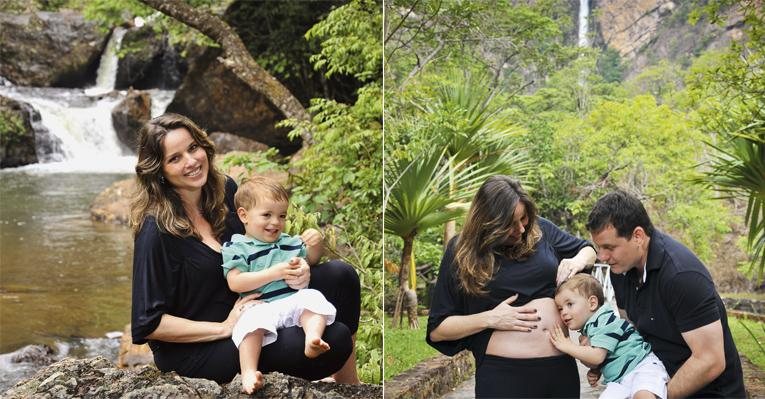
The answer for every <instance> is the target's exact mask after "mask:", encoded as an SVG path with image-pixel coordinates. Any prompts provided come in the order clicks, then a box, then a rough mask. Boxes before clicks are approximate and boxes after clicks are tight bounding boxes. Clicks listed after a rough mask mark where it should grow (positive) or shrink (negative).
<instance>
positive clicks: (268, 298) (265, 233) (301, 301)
mask: <svg viewBox="0 0 765 399" xmlns="http://www.w3.org/2000/svg"><path fill="white" fill-rule="evenodd" d="M234 203H235V206H236V212H237V215H238V216H239V219H240V220H241V221H242V223H243V224H244V227H245V232H246V235H241V234H234V235H233V236H232V237H231V241H229V242H226V243H225V244H224V245H223V248H222V251H221V252H222V254H223V273H224V275H225V277H226V281H227V282H228V286H229V288H230V289H231V290H232V291H234V292H238V293H240V295H241V296H245V295H248V294H252V293H259V294H260V296H259V297H258V298H257V301H256V302H257V303H256V304H254V305H252V306H250V307H249V308H247V309H245V310H244V312H243V313H242V315H241V317H240V318H239V320H238V321H237V323H236V325H235V326H234V329H233V332H232V335H231V339H232V340H233V341H234V343H235V344H236V346H237V347H238V348H239V362H240V367H241V375H242V390H243V391H244V392H246V393H248V394H251V393H253V392H254V391H257V390H258V389H260V388H262V387H263V385H264V378H263V374H262V373H261V372H260V371H258V369H257V367H258V359H259V357H260V351H261V348H262V347H263V346H266V345H268V344H270V343H273V342H275V341H276V339H277V336H278V334H277V330H278V329H281V328H286V327H292V326H300V327H302V328H303V330H304V331H305V351H304V354H305V356H306V357H309V358H315V357H318V356H319V355H321V354H322V353H324V352H326V351H328V350H330V347H329V345H328V344H327V343H326V342H325V341H324V340H322V338H321V337H322V334H323V333H324V328H325V327H326V326H327V325H329V324H332V323H333V322H334V320H335V314H336V310H335V307H334V306H333V305H332V304H331V303H330V302H329V301H327V300H326V298H324V296H323V295H322V294H321V292H319V291H317V290H313V289H308V288H303V289H299V290H295V289H293V288H290V287H289V286H288V285H287V283H286V282H285V279H286V278H288V277H289V276H290V275H291V273H293V272H295V271H296V270H298V269H299V268H301V267H303V266H305V265H306V264H308V265H314V264H316V263H317V262H318V261H319V259H320V258H321V254H322V251H323V239H322V235H321V233H320V232H319V231H317V230H315V229H308V230H306V231H305V232H304V233H303V234H302V235H301V236H290V235H288V234H285V233H284V232H283V231H284V228H285V223H286V218H287V209H288V208H289V194H288V193H287V191H286V189H285V188H284V187H283V186H282V185H281V184H279V183H277V182H275V181H272V180H270V179H267V178H264V177H260V176H258V177H253V178H251V179H249V180H246V181H244V182H242V184H241V185H240V186H239V189H238V190H237V192H236V195H235V196H234Z"/></svg>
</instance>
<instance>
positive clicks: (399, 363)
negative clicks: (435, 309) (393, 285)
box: [383, 314, 438, 381]
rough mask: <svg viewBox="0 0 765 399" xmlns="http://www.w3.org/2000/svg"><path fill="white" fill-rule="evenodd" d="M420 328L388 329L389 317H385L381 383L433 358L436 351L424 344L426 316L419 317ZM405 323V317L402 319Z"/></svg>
mask: <svg viewBox="0 0 765 399" xmlns="http://www.w3.org/2000/svg"><path fill="white" fill-rule="evenodd" d="M419 321H420V328H418V329H416V330H410V329H409V328H402V329H393V328H391V327H390V317H389V316H388V315H387V314H386V315H385V365H384V366H383V381H387V380H389V379H391V378H392V377H394V376H396V375H398V374H400V373H402V372H404V371H406V370H409V369H410V368H412V367H413V366H414V365H415V364H417V363H419V362H421V361H423V360H426V359H429V358H431V357H434V356H436V355H437V354H438V351H436V350H435V349H433V348H431V347H430V345H428V344H427V343H426V342H425V327H426V326H427V324H428V317H427V316H420V317H419ZM404 322H405V323H406V317H404Z"/></svg>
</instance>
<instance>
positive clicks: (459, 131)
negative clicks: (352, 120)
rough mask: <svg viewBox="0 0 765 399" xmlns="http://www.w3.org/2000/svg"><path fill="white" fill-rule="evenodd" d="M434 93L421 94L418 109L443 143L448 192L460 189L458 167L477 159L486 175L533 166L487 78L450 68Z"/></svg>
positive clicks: (447, 233) (447, 234) (451, 227)
mask: <svg viewBox="0 0 765 399" xmlns="http://www.w3.org/2000/svg"><path fill="white" fill-rule="evenodd" d="M448 76H449V78H448V79H447V80H446V81H445V82H442V83H440V84H439V85H438V86H437V87H436V89H435V95H434V96H433V97H432V98H427V99H422V100H421V101H422V105H419V104H417V103H416V102H415V103H414V104H413V105H415V107H417V108H419V109H420V110H421V111H422V112H423V113H424V114H425V118H426V121H427V122H426V123H429V124H430V127H431V129H432V131H433V133H434V138H433V141H434V142H435V144H436V145H438V146H444V147H445V148H446V153H445V156H446V160H447V165H448V166H449V195H451V196H453V195H455V194H456V193H457V191H458V190H459V187H458V186H457V181H456V179H455V177H454V175H455V173H457V172H458V168H460V167H465V166H468V165H473V164H477V165H478V166H480V167H482V168H484V169H485V171H486V173H487V174H507V175H513V176H514V177H516V178H518V179H521V180H525V179H524V177H525V176H526V175H527V174H528V172H529V170H530V169H531V166H532V163H531V162H530V160H529V158H528V155H527V152H526V151H525V149H524V148H521V147H519V146H518V140H514V139H513V138H514V136H516V135H517V134H518V133H520V132H521V130H522V129H521V128H520V127H519V126H518V125H516V124H514V123H513V122H512V121H510V120H509V118H508V114H507V113H506V112H503V108H502V107H499V106H497V104H495V102H494V101H493V100H494V99H495V95H496V93H497V91H498V90H496V89H489V88H488V83H489V82H488V81H489V79H487V78H485V77H482V76H475V75H470V74H468V75H467V76H464V75H459V74H455V73H451V74H450V75H448ZM455 232H456V228H455V222H454V220H450V221H448V222H446V224H445V226H444V245H446V244H447V243H448V242H449V240H450V239H451V238H452V237H453V236H454V235H455Z"/></svg>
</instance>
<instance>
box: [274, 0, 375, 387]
mask: <svg viewBox="0 0 765 399" xmlns="http://www.w3.org/2000/svg"><path fill="white" fill-rule="evenodd" d="M381 11H382V10H381V9H379V7H377V8H375V7H373V6H372V5H371V4H370V3H362V2H351V3H349V4H347V5H345V6H342V7H338V8H337V9H335V10H333V11H332V12H330V13H329V15H328V16H327V17H326V18H325V19H324V20H322V21H320V22H318V23H317V24H316V25H315V26H314V27H313V28H312V29H311V32H312V33H311V35H310V37H311V39H312V40H316V41H318V42H319V43H320V47H321V49H320V50H319V51H321V54H322V55H321V56H319V58H316V61H317V63H319V65H315V68H317V69H319V68H321V69H322V70H326V71H329V72H327V73H328V74H332V73H353V74H354V75H355V76H357V77H358V78H359V79H366V81H367V83H366V85H365V86H363V87H361V88H360V89H359V90H358V91H357V93H356V94H357V96H356V101H355V103H353V104H345V103H342V102H339V101H334V100H330V99H326V98H316V99H313V100H311V106H310V107H309V108H308V111H309V112H310V113H311V115H312V116H313V117H312V119H311V120H310V121H305V122H297V121H295V120H289V121H285V122H284V123H283V124H284V125H286V126H290V127H292V128H293V130H292V132H291V133H290V135H291V136H292V137H296V136H298V135H299V134H300V132H301V131H303V129H306V130H308V131H310V132H311V133H312V135H313V140H314V144H313V145H311V146H308V147H307V148H305V149H304V150H303V151H301V153H300V154H299V159H297V160H294V161H293V163H292V165H293V166H294V167H295V169H296V171H295V173H294V174H293V175H292V176H291V177H292V179H293V181H294V183H295V188H294V189H293V196H292V200H293V201H294V202H296V203H300V204H302V205H303V206H304V207H305V209H306V210H307V211H308V212H320V213H321V218H320V219H319V223H321V224H328V225H330V227H328V228H326V229H325V233H326V234H327V243H328V248H329V252H330V255H331V256H333V257H339V258H341V259H343V260H345V261H346V262H348V263H350V264H351V265H353V266H354V268H355V269H356V271H357V272H358V274H359V277H360V280H361V308H362V315H361V323H360V326H359V331H358V332H357V335H356V337H357V341H356V354H357V360H358V370H359V374H360V377H361V379H362V380H363V381H364V382H368V383H380V382H381V379H382V285H383V278H382V268H381V265H382V243H381V239H382V231H381V226H380V223H381V217H382V215H381V213H382V209H381V208H380V203H381V202H382V197H381V192H380V182H381V181H382V170H381V168H380V166H381V165H380V159H381V158H382V142H381V141H382V88H381V82H380V81H379V65H380V64H379V61H378V63H377V64H375V63H374V62H368V60H365V59H364V58H363V57H360V56H361V55H362V54H360V53H359V51H362V52H364V53H365V54H363V55H364V56H366V55H368V54H369V53H368V52H367V51H369V50H370V49H366V48H365V49H359V48H358V47H357V46H359V45H360V43H363V46H369V45H370V43H371V40H373V39H370V37H369V35H372V34H374V37H375V38H377V37H378V36H377V35H378V33H377V32H375V28H374V26H375V24H376V23H377V24H379V20H380V18H381V16H380V13H381ZM362 14H364V15H365V18H362V19H358V20H356V19H355V18H357V17H359V16H360V15H362ZM351 20H353V24H354V26H355V27H356V29H355V30H354V31H352V32H351V31H349V30H348V29H346V28H345V27H344V26H342V25H343V24H344V23H345V24H350V23H351ZM343 21H344V22H343ZM364 24H368V25H364ZM378 26H379V25H378ZM378 31H379V28H378ZM346 36H348V37H349V38H350V39H349V40H348V41H345V40H343V38H345V37H346ZM375 40H376V39H375ZM345 44H348V45H350V46H352V47H353V48H348V49H343V48H341V47H342V46H344V45H345ZM378 47H379V41H378ZM342 54H345V56H340V55H342ZM378 54H379V53H378ZM351 55H355V56H351ZM359 63H361V64H359ZM367 68H377V70H367ZM375 76H377V77H378V79H375V78H374V77H375Z"/></svg>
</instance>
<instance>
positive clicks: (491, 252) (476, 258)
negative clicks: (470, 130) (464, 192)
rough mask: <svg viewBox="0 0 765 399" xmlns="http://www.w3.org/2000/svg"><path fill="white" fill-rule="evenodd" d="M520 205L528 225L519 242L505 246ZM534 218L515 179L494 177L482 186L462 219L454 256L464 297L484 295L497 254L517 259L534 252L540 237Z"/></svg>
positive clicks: (530, 204)
mask: <svg viewBox="0 0 765 399" xmlns="http://www.w3.org/2000/svg"><path fill="white" fill-rule="evenodd" d="M519 202H520V203H522V204H524V205H525V206H526V216H527V217H528V225H527V226H525V228H526V231H525V232H524V233H523V235H522V236H521V239H520V241H519V242H518V243H517V244H514V245H508V243H507V240H508V237H509V235H510V232H511V230H512V228H513V214H514V213H515V207H516V206H517V205H518V203H519ZM536 219H537V208H536V205H534V202H533V201H532V200H531V198H530V197H529V196H528V194H526V192H525V191H524V190H523V188H522V187H521V185H520V183H518V181H517V180H515V179H512V178H510V177H508V176H502V175H497V176H492V177H490V178H488V179H487V180H486V182H484V183H483V185H481V188H479V189H478V192H477V193H476V195H475V198H473V203H472V204H471V206H470V211H469V212H468V215H467V217H466V219H465V225H464V227H463V229H462V232H461V233H460V236H459V239H458V241H457V248H456V255H455V261H456V265H457V279H458V281H459V284H460V286H461V287H462V289H463V290H464V291H465V292H466V293H467V294H470V295H475V296H479V295H483V294H486V292H487V291H486V285H487V284H488V283H489V281H491V278H492V277H493V276H494V273H495V272H496V267H497V266H496V256H497V255H502V256H506V257H508V258H510V259H515V260H520V259H524V258H527V257H528V256H530V255H531V254H533V253H534V250H535V248H536V244H537V243H538V242H539V240H540V238H541V236H542V233H541V230H540V229H539V226H538V224H537V220H536Z"/></svg>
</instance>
